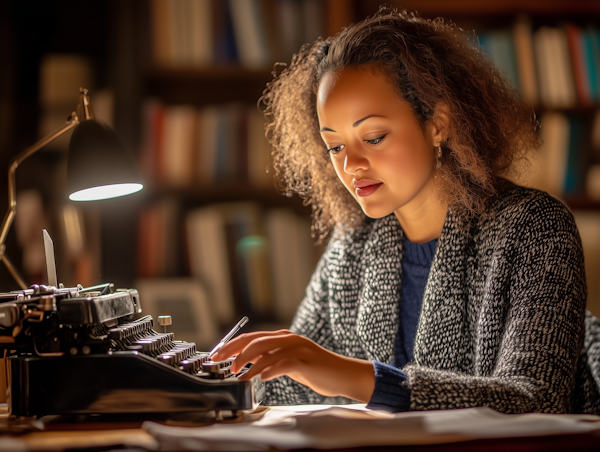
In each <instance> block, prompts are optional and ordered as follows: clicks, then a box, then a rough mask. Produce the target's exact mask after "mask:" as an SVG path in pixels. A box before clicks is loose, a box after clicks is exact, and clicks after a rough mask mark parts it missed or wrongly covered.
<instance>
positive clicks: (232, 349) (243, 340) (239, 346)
mask: <svg viewBox="0 0 600 452" xmlns="http://www.w3.org/2000/svg"><path fill="white" fill-rule="evenodd" d="M285 334H293V333H292V332H291V331H289V330H276V331H256V332H252V333H244V334H240V335H239V336H238V337H236V338H235V339H232V340H231V341H229V342H228V343H227V344H225V345H224V346H223V347H221V349H220V350H219V351H218V352H217V353H215V354H214V355H213V360H224V359H227V358H230V357H232V356H234V355H237V354H239V353H240V352H241V351H242V350H243V349H244V348H245V347H246V346H247V345H248V344H249V343H250V342H252V341H253V340H255V339H257V338H260V337H270V336H281V335H285Z"/></svg>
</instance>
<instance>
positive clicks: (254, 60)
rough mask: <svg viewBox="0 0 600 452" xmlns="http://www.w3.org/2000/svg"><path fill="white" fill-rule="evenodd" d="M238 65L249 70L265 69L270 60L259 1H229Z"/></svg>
mask: <svg viewBox="0 0 600 452" xmlns="http://www.w3.org/2000/svg"><path fill="white" fill-rule="evenodd" d="M229 8H230V11H231V18H232V23H233V29H234V34H235V42H236V45H237V48H238V51H239V57H240V63H241V64H242V66H245V67H247V68H249V69H260V68H263V67H266V66H267V65H268V64H269V61H270V60H271V56H270V55H269V47H268V45H267V36H266V33H265V25H264V23H263V18H262V12H261V10H260V8H261V5H260V0H229Z"/></svg>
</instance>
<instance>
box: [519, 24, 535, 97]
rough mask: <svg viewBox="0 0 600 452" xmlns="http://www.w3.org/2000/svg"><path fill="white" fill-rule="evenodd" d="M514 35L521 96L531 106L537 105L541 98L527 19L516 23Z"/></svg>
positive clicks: (531, 36)
mask: <svg viewBox="0 0 600 452" xmlns="http://www.w3.org/2000/svg"><path fill="white" fill-rule="evenodd" d="M513 34H514V41H515V53H516V58H517V69H518V72H519V86H520V87H521V95H522V96H523V99H524V100H525V102H527V103H528V104H529V105H537V104H538V102H539V96H538V86H537V80H536V73H535V62H534V56H533V33H532V30H531V23H530V22H529V21H528V20H527V19H525V18H520V19H519V20H517V22H516V23H515V26H514V29H513Z"/></svg>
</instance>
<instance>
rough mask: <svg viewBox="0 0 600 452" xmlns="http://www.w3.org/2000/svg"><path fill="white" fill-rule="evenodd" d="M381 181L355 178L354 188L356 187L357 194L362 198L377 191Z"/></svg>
mask: <svg viewBox="0 0 600 452" xmlns="http://www.w3.org/2000/svg"><path fill="white" fill-rule="evenodd" d="M381 184H382V183H381V182H378V181H376V180H366V179H363V180H355V181H354V188H355V189H356V194H357V195H358V196H360V197H361V198H364V197H365V196H369V195H372V194H373V193H375V191H376V190H377V189H378V188H379V187H380V186H381Z"/></svg>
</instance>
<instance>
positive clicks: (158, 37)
mask: <svg viewBox="0 0 600 452" xmlns="http://www.w3.org/2000/svg"><path fill="white" fill-rule="evenodd" d="M168 8H169V6H168V0H152V2H151V12H150V20H151V24H150V30H151V32H150V33H151V36H152V55H153V57H154V64H156V66H158V67H169V66H171V65H173V57H172V53H171V44H170V39H171V37H170V35H169V23H168V19H167V17H168V15H169V12H168Z"/></svg>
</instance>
